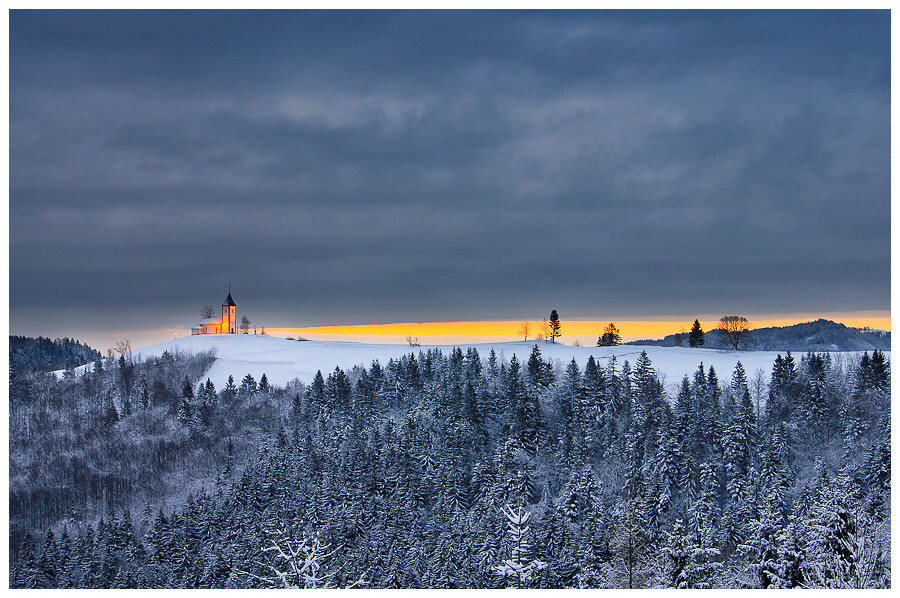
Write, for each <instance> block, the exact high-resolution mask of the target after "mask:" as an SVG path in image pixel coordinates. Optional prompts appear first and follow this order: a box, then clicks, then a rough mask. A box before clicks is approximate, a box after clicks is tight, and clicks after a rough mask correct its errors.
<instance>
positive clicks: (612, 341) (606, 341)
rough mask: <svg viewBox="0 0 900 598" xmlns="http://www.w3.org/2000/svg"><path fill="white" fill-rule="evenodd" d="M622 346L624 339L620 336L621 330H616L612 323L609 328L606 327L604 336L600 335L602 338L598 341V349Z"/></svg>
mask: <svg viewBox="0 0 900 598" xmlns="http://www.w3.org/2000/svg"><path fill="white" fill-rule="evenodd" d="M621 344H622V337H621V336H619V329H618V328H616V325H615V324H613V323H612V322H610V323H609V326H607V327H606V330H604V331H603V334H601V335H600V338H598V339H597V346H598V347H615V346H616V345H621Z"/></svg>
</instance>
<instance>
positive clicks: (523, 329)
mask: <svg viewBox="0 0 900 598" xmlns="http://www.w3.org/2000/svg"><path fill="white" fill-rule="evenodd" d="M519 334H521V335H522V336H524V337H525V340H526V341H527V340H528V322H522V325H521V326H519Z"/></svg>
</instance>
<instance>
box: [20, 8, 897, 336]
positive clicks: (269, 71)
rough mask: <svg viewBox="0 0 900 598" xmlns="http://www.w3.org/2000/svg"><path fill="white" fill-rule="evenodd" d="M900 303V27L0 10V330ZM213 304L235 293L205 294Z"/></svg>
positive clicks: (661, 18) (760, 20) (803, 21)
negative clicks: (5, 170)
mask: <svg viewBox="0 0 900 598" xmlns="http://www.w3.org/2000/svg"><path fill="white" fill-rule="evenodd" d="M228 283H230V284H231V285H232V289H233V291H234V296H235V299H236V300H237V302H238V304H239V305H240V308H241V309H242V310H243V309H246V310H247V311H248V312H249V313H250V314H251V317H252V316H253V315H254V314H256V315H258V317H264V318H265V319H266V320H268V321H271V325H272V326H275V325H283V326H300V325H302V326H310V325H318V324H342V323H345V324H356V323H377V322H391V321H435V320H473V319H517V318H535V317H540V315H541V314H543V313H544V312H548V313H549V309H550V308H551V307H555V308H557V309H559V310H560V313H561V314H564V315H565V317H597V318H604V317H606V314H616V315H619V316H650V315H657V314H673V313H719V312H722V313H725V312H728V313H740V312H742V311H743V312H752V313H789V312H793V311H803V312H816V311H833V310H867V309H889V307H890V15H889V12H888V11H867V12H821V11H817V12H780V11H779V12H749V13H748V12H725V13H719V12H701V13H694V12H662V13H655V12H635V13H632V12H611V13H610V12H588V13H579V12H562V13H543V12H477V13H476V12H453V13H447V12H399V13H398V12H314V11H313V12H306V11H304V12H286V13H279V12H274V13H273V12H263V13H243V12H232V11H227V12H102V11H101V12H75V13H69V12H44V11H27V12H25V11H13V12H12V13H11V14H10V319H11V327H12V328H13V329H14V330H16V329H22V328H23V327H27V326H31V325H33V324H34V323H38V322H39V323H41V325H42V326H43V328H42V329H41V331H43V332H45V333H52V330H47V327H46V326H47V325H48V324H49V325H51V326H52V325H53V323H54V322H56V321H57V319H58V320H59V321H60V325H61V324H62V323H63V321H65V322H67V323H69V324H71V319H72V318H76V317H77V318H79V321H83V322H85V324H86V325H91V326H102V325H110V326H124V323H125V322H130V323H132V324H133V323H135V322H140V323H141V324H142V325H147V326H181V325H190V324H191V323H193V322H192V321H191V320H192V319H194V318H195V316H196V313H195V312H198V309H199V307H200V306H201V305H203V304H204V303H217V302H218V301H220V300H221V299H224V295H225V288H226V285H227V284H228ZM220 295H221V297H220Z"/></svg>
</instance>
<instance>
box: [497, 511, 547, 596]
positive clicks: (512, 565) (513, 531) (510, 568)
mask: <svg viewBox="0 0 900 598" xmlns="http://www.w3.org/2000/svg"><path fill="white" fill-rule="evenodd" d="M501 512H502V513H503V515H504V517H506V524H507V528H506V531H507V533H508V534H509V539H510V543H511V548H510V558H508V559H504V560H503V562H502V563H501V564H500V565H497V566H496V567H495V568H494V570H495V571H496V572H497V574H498V575H500V576H501V577H504V578H506V579H508V580H510V583H515V587H516V588H519V589H521V588H524V587H528V585H529V583H530V582H531V580H532V578H533V577H534V576H535V574H536V573H537V572H538V571H540V570H541V569H543V568H544V567H546V566H547V564H546V563H545V562H543V561H540V560H537V559H532V558H531V557H530V547H529V545H528V540H527V539H526V535H528V532H529V531H530V530H531V527H530V526H529V525H528V520H529V519H530V518H531V512H530V511H527V510H525V508H524V507H522V506H521V504H520V505H519V506H517V507H513V506H511V505H510V504H506V505H505V506H504V507H503V508H501Z"/></svg>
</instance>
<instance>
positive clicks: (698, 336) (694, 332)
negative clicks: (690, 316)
mask: <svg viewBox="0 0 900 598" xmlns="http://www.w3.org/2000/svg"><path fill="white" fill-rule="evenodd" d="M682 330H683V329H682ZM704 342H705V339H704V335H703V329H702V328H700V320H694V325H693V326H692V327H691V332H690V336H689V337H688V344H689V345H690V346H691V347H702V346H703V343H704Z"/></svg>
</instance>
